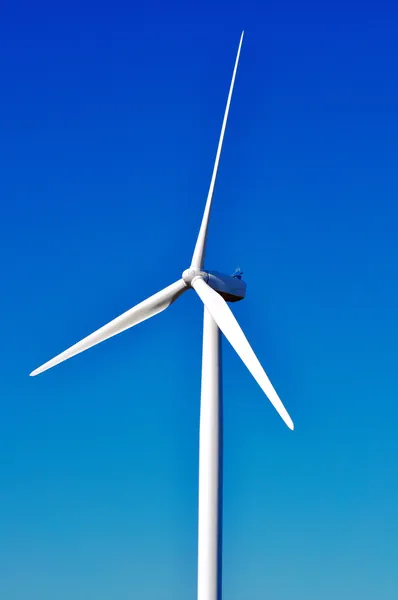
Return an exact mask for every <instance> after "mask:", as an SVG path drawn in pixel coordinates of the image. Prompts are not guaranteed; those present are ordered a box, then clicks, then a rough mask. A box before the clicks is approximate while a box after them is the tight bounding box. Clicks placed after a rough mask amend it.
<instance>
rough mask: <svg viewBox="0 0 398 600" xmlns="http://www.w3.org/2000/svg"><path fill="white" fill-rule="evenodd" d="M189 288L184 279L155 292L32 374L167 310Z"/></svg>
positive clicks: (45, 369)
mask: <svg viewBox="0 0 398 600" xmlns="http://www.w3.org/2000/svg"><path fill="white" fill-rule="evenodd" d="M187 289H188V288H187V286H186V284H185V283H184V281H183V280H182V279H180V280H179V281H176V282H175V283H173V284H171V285H169V286H168V287H166V288H164V289H163V290H161V291H160V292H158V293H157V294H154V295H153V296H151V297H150V298H147V299H146V300H144V301H143V302H140V304H137V306H134V308H130V310H128V311H126V312H125V313H123V314H122V315H120V316H119V317H116V319H114V320H113V321H111V322H110V323H108V324H107V325H104V326H103V327H101V328H100V329H98V330H97V331H94V333H92V334H91V335H89V336H87V337H85V338H84V339H83V340H81V341H80V342H77V344H74V346H71V347H70V348H68V349H67V350H65V351H64V352H61V354H58V356H56V357H55V358H53V359H51V360H49V361H48V362H46V363H44V365H42V366H41V367H39V368H37V369H35V370H34V371H32V373H30V375H31V376H35V375H39V373H43V371H47V369H51V367H54V366H55V365H58V364H59V363H61V362H63V361H64V360H68V358H71V357H72V356H75V355H76V354H80V352H83V351H84V350H87V349H88V348H91V347H92V346H95V345H96V344H99V343H101V342H103V341H104V340H107V339H108V338H110V337H113V336H114V335H117V334H118V333H121V332H122V331H125V330H126V329H129V328H130V327H134V325H137V324H138V323H141V322H142V321H146V319H149V318H150V317H153V316H154V315H156V314H158V313H160V312H162V311H163V310H165V309H166V308H167V307H168V306H169V305H170V304H171V303H172V302H174V301H175V300H177V298H178V297H179V296H180V295H181V294H182V293H183V292H185V291H186V290H187Z"/></svg>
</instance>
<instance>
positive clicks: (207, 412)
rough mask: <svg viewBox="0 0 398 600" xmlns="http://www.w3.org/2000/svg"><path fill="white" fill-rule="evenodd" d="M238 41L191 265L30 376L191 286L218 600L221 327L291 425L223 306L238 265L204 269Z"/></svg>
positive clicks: (206, 552)
mask: <svg viewBox="0 0 398 600" xmlns="http://www.w3.org/2000/svg"><path fill="white" fill-rule="evenodd" d="M242 41H243V32H242V35H241V38H240V42H239V47H238V52H237V56H236V60H235V66H234V70H233V74H232V81H231V85H230V89H229V94H228V99H227V106H226V109H225V113H224V120H223V124H222V128H221V134H220V139H219V142H218V148H217V154H216V159H215V163H214V168H213V174H212V178H211V181H210V187H209V192H208V195H207V201H206V206H205V210H204V214H203V219H202V223H201V226H200V230H199V235H198V238H197V241H196V245H195V249H194V253H193V256H192V262H191V266H190V267H189V268H188V269H186V270H185V271H184V272H183V273H182V277H181V278H180V279H179V280H178V281H176V282H175V283H172V284H171V285H169V286H168V287H166V288H165V289H163V290H161V291H160V292H157V293H156V294H154V295H153V296H151V297H150V298H147V299H146V300H144V301H143V302H141V303H140V304H137V305H136V306H135V307H133V308H131V309H130V310H128V311H126V312H125V313H123V314H122V315H120V316H119V317H117V318H116V319H114V320H113V321H111V322H110V323H108V324H106V325H104V326H103V327H101V328H100V329H98V330H97V331H95V332H94V333H92V334H91V335H89V336H87V337H86V338H84V339H83V340H81V341H80V342H77V344H74V345H73V346H71V348H68V349H67V350H65V351H64V352H62V353H61V354H58V355H57V356H56V357H55V358H53V359H51V360H49V361H48V362H46V363H45V364H44V365H42V366H41V367H39V368H37V369H36V370H34V371H32V373H31V374H30V375H31V376H35V375H38V374H39V373H42V372H43V371H46V370H47V369H50V368H51V367H54V366H55V365H57V364H59V363H61V362H63V361H65V360H67V359H69V358H71V357H72V356H75V355H76V354H80V352H83V351H84V350H87V349H88V348H91V347H92V346H95V345H96V344H99V343H100V342H103V341H104V340H106V339H108V338H110V337H112V336H115V335H117V334H118V333H121V332H122V331H125V330H126V329H129V328H130V327H133V326H134V325H137V324H138V323H141V321H145V320H146V319H149V318H150V317H153V316H154V315H156V314H158V313H160V312H162V311H163V310H165V309H166V308H167V307H168V306H170V304H172V303H173V302H174V301H175V300H177V298H179V297H180V296H181V294H183V293H184V292H186V291H188V290H189V289H193V290H194V291H195V292H196V294H197V295H198V296H199V298H200V299H201V301H202V302H203V304H204V319H203V354H202V386H201V401H200V437H199V499H198V508H199V516H198V593H197V598H198V600H221V535H220V525H221V518H222V515H221V485H222V484H221V426H222V423H221V419H222V415H221V351H220V345H221V340H220V330H221V331H222V333H223V334H224V336H225V337H226V338H227V340H228V341H229V342H230V344H231V345H232V347H233V348H234V349H235V351H236V352H237V354H238V355H239V356H240V358H241V359H242V361H243V363H244V364H245V365H246V367H247V368H248V369H249V371H250V373H251V374H252V375H253V377H254V379H255V380H256V381H257V383H258V384H259V386H260V387H261V389H262V390H263V392H264V393H265V395H266V396H267V397H268V399H269V400H270V402H271V404H272V405H273V406H274V408H275V409H276V411H277V412H278V413H279V415H280V416H281V417H282V419H283V421H284V422H285V423H286V425H287V426H288V427H289V428H290V429H293V422H292V420H291V418H290V416H289V414H288V413H287V411H286V409H285V407H284V406H283V404H282V402H281V400H280V399H279V396H278V394H277V393H276V391H275V389H274V387H273V385H272V383H271V382H270V380H269V379H268V376H267V375H266V373H265V371H264V369H263V368H262V366H261V364H260V362H259V360H258V359H257V357H256V355H255V354H254V352H253V350H252V348H251V346H250V344H249V342H248V341H247V339H246V336H245V334H244V333H243V331H242V329H241V328H240V326H239V324H238V322H237V320H236V319H235V317H234V315H233V313H232V311H231V310H230V308H229V306H228V304H227V302H237V301H239V300H243V298H244V296H245V293H246V284H245V283H244V281H242V279H241V275H242V273H241V271H240V269H238V270H237V271H236V272H235V273H234V275H225V274H223V273H219V272H217V271H209V270H205V269H204V264H203V263H204V256H205V247H206V239H207V229H208V224H209V217H210V210H211V205H212V200H213V193H214V186H215V182H216V177H217V170H218V164H219V161H220V154H221V149H222V144H223V140H224V134H225V128H226V124H227V119H228V113H229V107H230V103H231V97H232V92H233V89H234V83H235V77H236V71H237V68H238V63H239V56H240V51H241V47H242Z"/></svg>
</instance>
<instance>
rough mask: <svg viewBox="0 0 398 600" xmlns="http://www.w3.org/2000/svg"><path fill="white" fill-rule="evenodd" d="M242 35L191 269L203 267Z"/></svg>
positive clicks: (241, 39)
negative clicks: (212, 202)
mask: <svg viewBox="0 0 398 600" xmlns="http://www.w3.org/2000/svg"><path fill="white" fill-rule="evenodd" d="M243 34H244V31H242V35H241V36H240V42H239V48H238V53H237V55H236V60H235V67H234V72H233V74H232V81H231V86H230V88H229V94H228V100H227V106H226V108H225V114H224V120H223V124H222V127H221V134H220V139H219V142H218V148H217V154H216V160H215V163H214V168H213V175H212V177H211V182H210V187H209V193H208V194H207V201H206V206H205V211H204V213H203V219H202V224H201V226H200V230H199V235H198V239H197V240H196V246H195V250H194V253H193V256H192V264H191V267H192V268H197V269H202V267H203V261H204V254H205V247H206V238H207V228H208V225H209V217H210V209H211V201H212V199H213V192H214V186H215V183H216V177H217V170H218V163H219V162H220V154H221V148H222V144H223V140H224V133H225V127H226V125H227V120H228V112H229V105H230V104H231V98H232V92H233V89H234V83H235V77H236V71H237V69H238V63H239V56H240V49H241V47H242V41H243Z"/></svg>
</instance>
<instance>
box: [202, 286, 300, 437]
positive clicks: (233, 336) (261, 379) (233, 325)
mask: <svg viewBox="0 0 398 600" xmlns="http://www.w3.org/2000/svg"><path fill="white" fill-rule="evenodd" d="M191 285H192V287H193V288H194V290H195V292H196V293H197V294H198V296H199V297H200V299H201V300H202V302H203V304H204V305H205V306H206V308H207V310H208V311H209V313H210V314H211V316H212V317H213V319H214V320H215V322H216V323H217V325H218V327H219V328H220V329H221V331H222V332H223V334H224V335H225V337H226V338H227V340H228V341H229V342H230V344H231V345H232V347H233V348H234V350H235V351H236V352H237V354H238V355H239V356H240V358H241V359H242V360H243V362H244V363H245V365H246V367H247V368H248V369H249V371H250V373H251V374H252V375H253V377H254V379H255V380H256V381H257V383H258V384H259V386H260V387H261V389H262V390H263V392H264V393H265V395H266V396H267V397H268V399H269V400H270V402H271V404H272V405H273V406H274V408H275V409H276V410H277V412H278V413H279V415H280V416H281V417H282V419H283V420H284V422H285V423H286V425H287V426H288V427H289V428H290V429H294V425H293V421H292V420H291V418H290V416H289V414H288V412H287V410H286V409H285V407H284V406H283V404H282V402H281V400H280V398H279V396H278V394H277V393H276V391H275V389H274V387H273V385H272V383H271V382H270V380H269V379H268V377H267V375H266V373H265V371H264V369H263V368H262V366H261V365H260V362H259V360H258V358H257V356H256V355H255V354H254V352H253V350H252V348H251V346H250V344H249V342H248V341H247V339H246V336H245V334H244V333H243V331H242V329H241V328H240V325H239V323H238V322H237V320H236V319H235V317H234V315H233V314H232V312H231V310H230V308H229V306H228V304H227V303H226V302H225V300H224V299H223V298H222V297H221V296H220V295H219V294H217V292H215V291H214V290H213V289H212V288H211V287H210V286H208V285H207V283H206V282H205V281H204V280H203V279H202V278H201V277H196V278H195V279H194V280H193V281H192V284H191Z"/></svg>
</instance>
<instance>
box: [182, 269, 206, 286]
mask: <svg viewBox="0 0 398 600" xmlns="http://www.w3.org/2000/svg"><path fill="white" fill-rule="evenodd" d="M195 277H203V278H204V279H205V280H206V279H207V273H205V272H204V271H201V270H200V269H197V268H195V267H190V268H189V269H185V271H184V272H183V274H182V278H183V280H184V281H185V283H186V284H187V285H188V286H189V287H190V286H191V284H192V281H193V280H194V279H195Z"/></svg>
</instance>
